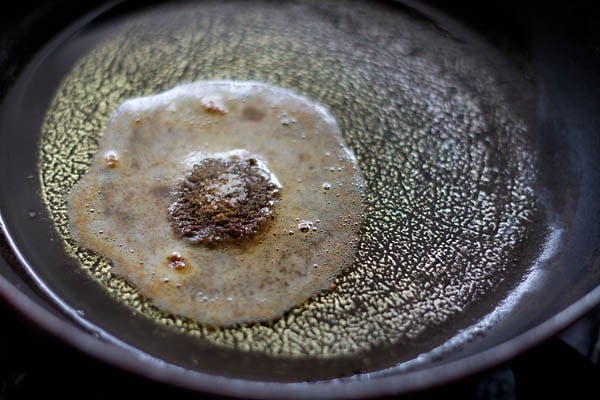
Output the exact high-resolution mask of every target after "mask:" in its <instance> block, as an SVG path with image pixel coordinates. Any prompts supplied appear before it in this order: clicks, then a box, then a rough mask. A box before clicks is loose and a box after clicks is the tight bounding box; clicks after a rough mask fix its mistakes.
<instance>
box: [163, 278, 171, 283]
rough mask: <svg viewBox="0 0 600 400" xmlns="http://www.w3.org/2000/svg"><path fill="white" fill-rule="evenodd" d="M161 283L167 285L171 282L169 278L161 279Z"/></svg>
mask: <svg viewBox="0 0 600 400" xmlns="http://www.w3.org/2000/svg"><path fill="white" fill-rule="evenodd" d="M163 282H164V283H169V282H171V280H170V279H169V278H163Z"/></svg>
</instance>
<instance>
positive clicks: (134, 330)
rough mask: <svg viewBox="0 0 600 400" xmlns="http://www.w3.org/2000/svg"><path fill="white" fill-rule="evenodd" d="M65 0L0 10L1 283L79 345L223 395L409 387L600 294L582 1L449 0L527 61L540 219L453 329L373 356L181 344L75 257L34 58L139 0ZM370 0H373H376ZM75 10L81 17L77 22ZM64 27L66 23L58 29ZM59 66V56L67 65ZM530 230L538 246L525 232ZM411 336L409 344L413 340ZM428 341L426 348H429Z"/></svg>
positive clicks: (594, 147)
mask: <svg viewBox="0 0 600 400" xmlns="http://www.w3.org/2000/svg"><path fill="white" fill-rule="evenodd" d="M61 5H64V4H63V3H60V2H59V3H50V2H48V3H44V5H42V6H40V7H39V8H37V7H35V8H34V7H33V6H32V7H29V5H24V6H23V7H24V9H22V10H20V12H21V14H19V18H20V19H15V20H14V21H12V22H10V23H7V26H8V27H9V29H8V30H7V32H6V34H5V39H4V41H3V43H2V45H3V48H2V51H3V54H2V59H1V60H0V61H1V62H2V65H1V68H2V69H1V71H2V81H1V86H0V87H1V88H2V99H3V104H2V130H1V131H0V135H1V136H0V140H1V142H2V148H1V149H2V150H1V153H0V154H1V158H0V162H1V163H2V164H1V165H0V179H1V182H3V185H4V188H6V189H4V190H3V191H2V194H1V196H0V212H1V217H2V220H1V223H2V230H3V247H2V255H3V258H2V260H1V263H0V272H1V275H0V292H1V293H2V295H3V297H4V298H5V299H6V300H7V301H8V302H9V303H10V304H12V305H14V306H15V307H16V308H17V309H19V310H20V311H21V312H23V313H24V314H26V315H27V316H29V317H30V318H31V319H32V320H34V321H35V322H36V323H38V324H39V325H40V326H41V327H43V328H44V329H46V330H48V331H49V332H51V333H52V334H54V335H57V336H58V337H60V338H62V339H64V340H65V341H66V342H68V343H70V344H72V345H73V346H75V347H76V348H78V349H80V350H82V351H84V352H86V353H88V354H91V355H93V356H94V357H97V358H99V359H102V360H105V361H107V362H109V363H111V364H114V365H116V366H119V367H122V368H125V369H127V370H130V371H133V372H136V373H138V374H142V375H144V376H146V377H149V378H152V379H156V380H159V381H162V382H167V383H170V384H174V385H177V386H181V387H185V388H189V389H193V390H197V391H201V392H211V393H218V394H222V395H231V396H243V397H282V396H286V397H302V398H304V397H325V396H336V397H366V396H376V395H382V394H403V393H408V392H414V391H416V390H421V389H424V388H427V387H431V386H434V385H439V384H442V383H445V382H448V381H450V380H453V379H457V378H459V377H463V376H465V375H467V374H471V373H474V372H476V371H480V370H482V369H485V368H488V367H490V366H492V365H495V364H497V363H500V362H502V361H505V360H508V359H510V358H512V357H514V356H515V355H517V354H519V353H520V352H522V351H524V350H526V349H527V348H529V347H531V346H533V345H535V344H537V343H539V342H541V341H543V340H544V339H546V338H548V337H550V336H551V335H553V334H555V333H557V332H558V331H559V330H560V329H562V328H564V327H566V326H567V325H568V324H569V323H571V322H573V321H574V320H576V319H577V318H578V317H579V316H581V315H583V314H584V313H585V312H586V311H588V310H589V309H591V307H593V306H594V305H596V304H598V302H599V301H600V286H599V284H600V266H599V264H598V251H597V248H598V238H599V237H600V236H599V234H600V224H599V222H600V221H599V217H600V213H599V212H598V208H597V207H598V206H597V204H599V202H598V200H599V198H598V196H599V194H600V187H599V183H600V182H598V179H599V178H600V176H599V171H600V168H599V167H600V166H599V165H598V163H599V162H600V161H599V160H600V158H599V157H598V156H599V154H598V153H599V152H600V143H599V139H598V135H597V132H598V131H599V128H600V119H599V118H598V116H597V115H596V114H597V113H596V112H595V110H596V109H598V106H600V98H599V96H600V95H599V94H598V93H599V92H598V91H597V90H596V88H597V85H598V83H599V81H600V77H599V76H598V73H597V71H598V70H600V69H599V68H598V67H599V66H600V65H599V58H600V57H599V54H600V52H599V51H598V43H599V41H598V36H597V34H598V32H597V31H594V30H593V24H591V22H593V19H592V21H590V20H586V19H585V18H584V16H585V15H586V13H585V10H580V9H567V10H563V9H559V8H553V7H546V8H545V9H543V10H541V9H538V8H536V7H535V6H536V4H533V3H529V4H527V5H526V6H523V7H524V8H520V7H521V6H519V7H516V5H513V4H506V5H504V6H502V7H499V9H496V10H489V9H483V8H478V7H476V6H475V5H474V4H470V3H460V4H459V5H457V6H456V8H455V9H453V10H448V12H449V13H452V12H453V13H455V14H454V15H455V17H456V18H460V19H465V20H466V21H469V22H471V23H472V24H473V26H474V27H479V28H485V30H486V31H485V35H486V38H487V40H488V41H491V42H492V43H493V44H494V45H495V46H496V47H498V48H500V49H502V51H503V52H502V54H503V55H505V56H506V57H507V58H511V57H514V58H515V59H516V61H515V63H521V66H522V69H523V70H524V71H526V75H527V76H526V79H524V80H525V81H532V82H533V84H534V86H535V108H534V109H532V110H531V113H532V114H531V116H532V119H531V121H530V122H531V135H532V139H533V140H532V143H533V147H532V148H533V151H534V153H535V155H536V163H535V170H536V174H537V179H538V181H537V182H538V185H537V186H536V187H535V188H534V190H535V193H536V195H537V197H538V198H539V199H540V201H541V202H542V203H543V205H544V210H545V212H544V214H543V215H544V216H543V221H542V222H543V223H541V224H540V225H535V229H534V230H533V232H532V233H531V235H530V236H529V237H530V238H531V239H528V240H527V241H525V245H524V247H525V248H526V249H525V250H520V251H518V252H517V253H516V254H517V255H518V257H520V258H519V260H517V261H516V263H517V264H518V263H519V262H520V263H523V264H527V265H525V267H524V268H523V269H520V270H519V272H518V274H517V278H515V279H514V280H513V281H511V282H509V283H511V285H508V286H502V285H501V284H499V285H498V286H495V287H494V290H491V289H490V291H489V293H487V294H486V295H485V296H483V297H482V298H481V299H479V300H478V301H477V302H476V304H474V306H473V307H471V308H469V309H468V310H466V311H465V312H464V313H461V315H460V316H458V317H456V321H454V322H452V323H449V324H446V325H443V326H442V328H440V329H441V330H445V331H444V332H441V333H440V332H438V334H437V336H436V334H432V335H431V336H430V337H426V338H422V337H419V338H418V340H415V342H414V343H408V345H407V344H406V343H404V344H403V347H402V348H403V350H404V351H405V352H404V353H395V352H394V346H391V347H389V346H388V347H386V346H381V348H379V349H378V348H376V349H374V350H373V351H372V352H371V353H369V357H371V358H373V359H375V361H374V362H373V363H371V364H369V362H366V363H365V361H364V360H365V358H367V357H365V355H364V354H358V355H355V356H350V357H344V356H342V357H325V358H318V357H316V358H315V357H305V358H303V357H291V358H290V357H272V356H270V355H265V354H262V353H260V352H259V353H256V352H245V351H239V350H237V349H227V348H226V349H223V348H221V347H218V346H214V345H210V344H208V345H207V344H206V343H202V342H201V341H199V340H196V341H192V340H191V339H186V340H183V341H182V342H183V343H184V345H182V344H178V342H177V341H178V340H179V339H180V338H181V334H180V333H174V332H173V331H170V330H168V329H165V328H163V327H157V325H156V323H155V321H151V320H147V319H143V318H137V317H133V318H132V317H131V315H132V314H131V312H130V311H129V310H128V309H127V308H126V307H124V306H121V305H119V304H118V303H117V302H115V301H114V299H112V300H111V299H110V298H109V297H108V296H107V295H106V292H105V291H103V290H101V288H99V287H98V284H97V283H96V282H94V281H93V280H92V279H90V276H89V275H87V274H85V273H83V272H82V270H81V269H78V268H75V264H74V262H73V259H72V258H71V257H70V256H68V255H67V254H65V250H64V246H63V243H62V240H61V238H60V237H59V236H58V234H57V232H56V230H55V229H54V222H53V221H52V219H51V218H50V217H49V215H48V213H47V209H46V205H45V204H44V203H43V201H42V199H41V191H42V189H41V188H40V182H39V180H38V179H36V177H37V176H38V172H39V171H38V159H37V152H36V149H37V148H38V145H39V140H40V130H41V126H42V121H43V118H44V115H45V112H46V111H47V109H48V106H49V101H50V100H49V99H50V98H51V97H52V95H53V94H54V92H55V90H56V88H57V85H58V81H60V79H55V80H41V79H36V78H35V75H33V77H32V75H28V74H27V72H28V71H29V70H30V69H31V68H36V66H37V67H39V65H40V63H41V62H42V61H40V58H39V57H38V58H36V57H35V54H37V53H38V52H39V51H41V49H42V48H44V49H45V51H48V50H52V47H50V49H49V48H48V47H47V46H46V47H43V46H44V45H46V42H47V39H48V38H49V37H51V36H54V35H58V36H55V39H54V40H52V41H50V42H51V43H50V45H51V46H57V45H58V44H57V43H60V40H61V39H63V40H64V39H65V38H67V37H70V35H73V34H74V32H77V31H78V29H82V28H83V26H85V25H86V24H89V23H91V22H93V21H102V20H106V19H109V18H111V17H113V16H120V15H127V13H128V12H131V11H132V10H135V9H136V8H138V7H141V5H140V4H136V3H125V4H124V5H120V6H116V5H114V4H111V5H108V6H104V5H100V2H98V3H97V4H94V5H96V6H99V7H100V8H97V9H95V10H94V11H90V10H89V9H87V8H85V7H84V6H83V5H80V6H76V7H69V8H66V7H61ZM372 5H373V7H380V6H382V3H379V2H373V3H372ZM386 6H387V3H386ZM393 10H394V13H404V14H408V15H410V16H411V17H412V18H416V19H420V20H421V21H427V24H433V25H436V26H439V27H441V28H442V30H447V32H448V35H449V36H452V35H456V34H457V33H456V31H455V30H453V28H448V27H447V25H446V22H447V19H445V18H447V17H439V15H440V14H438V13H437V12H435V9H434V8H431V7H430V5H428V4H425V3H402V4H397V3H394V8H393ZM17 12H18V11H17ZM90 12H91V13H90ZM82 15H83V16H84V17H81V16H82ZM442 15H443V14H442ZM450 15H451V14H450ZM559 15H560V16H561V18H558V16H559ZM588 15H590V14H588ZM591 15H593V14H591ZM499 16H501V17H502V18H499ZM81 18H83V19H81ZM504 18H505V19H504ZM74 20H76V21H78V22H76V23H75V24H74V25H73V22H72V21H74ZM17 21H18V22H17ZM506 21H510V23H506ZM575 24H577V25H575ZM67 26H69V27H68V28H67ZM33 27H35V29H34V28H33ZM59 31H60V32H62V33H60V34H57V32H59ZM457 40H458V41H460V40H461V38H460V35H459V36H458V39H457ZM24 42H26V43H28V44H29V45H28V46H27V47H26V48H25V47H23V46H22V45H21V43H24ZM78 43H79V44H80V46H82V47H81V48H78V47H71V48H69V50H70V51H72V54H71V58H70V59H67V61H68V63H69V65H70V64H71V63H72V62H74V60H76V59H77V57H79V56H81V54H82V53H83V52H84V51H85V49H86V43H85V42H78ZM47 66H48V65H47V64H44V67H47ZM61 67H62V68H61ZM54 68H56V69H57V71H64V70H65V66H62V65H58V66H56V65H55V66H54ZM28 69H29V70H28ZM32 85H33V86H35V88H36V93H37V95H36V96H34V97H33V99H32V98H30V97H27V95H26V92H27V89H29V88H31V86H32ZM509 86H510V85H509ZM519 89H520V88H519V87H511V90H519ZM508 98H509V99H512V100H513V101H514V102H515V103H518V104H520V103H519V102H521V101H522V99H521V98H519V96H515V97H513V98H510V96H509V97H508ZM25 106H26V108H24V107H25ZM525 111H527V110H525ZM527 112H528V111H527ZM524 113H525V114H526V112H524ZM15 117H16V118H15ZM548 226H560V227H561V229H562V230H561V234H560V235H552V234H548V232H549V231H548V229H547V228H548ZM542 227H543V228H542ZM529 241H533V242H535V243H536V246H533V247H532V248H527V243H529ZM57 274H59V275H60V276H59V277H58V278H57V276H56V275H57ZM519 277H521V278H522V281H523V282H519ZM438 279H443V278H438ZM511 295H512V296H511ZM82 310H83V311H82ZM134 315H135V314H134ZM490 315H491V316H492V317H493V318H492V319H493V323H491V326H490V327H489V328H487V325H486V329H485V331H484V332H482V333H481V334H480V335H479V334H476V335H472V332H471V331H469V328H470V327H471V325H475V327H476V328H477V327H479V328H481V326H482V325H478V324H477V323H478V322H480V321H482V320H484V321H485V320H486V316H490ZM140 332H146V334H143V335H141V334H140ZM460 332H467V333H471V336H469V340H467V341H462V342H460V343H459V344H460V346H452V343H450V345H451V346H450V347H451V350H450V351H447V349H443V350H444V351H440V352H439V353H436V352H435V351H434V352H433V353H432V352H431V350H432V349H434V348H437V346H438V345H439V344H440V343H444V341H445V340H447V339H450V338H455V337H456V335H457V334H460ZM450 342H451V341H450ZM188 346H191V347H188ZM411 346H413V347H414V349H415V351H413V352H412V353H411V352H410V351H408V352H406V351H407V350H406V349H407V348H410V347H411ZM442 347H443V346H442ZM187 352H194V353H195V356H196V364H194V363H191V362H188V361H189V360H186V359H185V357H184V356H182V354H185V353H187ZM419 352H422V353H423V354H425V355H428V354H429V355H431V357H424V361H423V360H422V359H421V358H419V357H418V354H419ZM390 354H391V356H392V358H393V357H397V364H394V363H393V362H392V364H391V365H390V364H389V363H388V364H385V363H379V364H377V358H378V357H384V356H385V357H388V356H389V355H390ZM385 357H384V358H385ZM198 360H199V361H198ZM413 360H414V361H415V362H414V364H411V361H413ZM373 366H376V367H373ZM377 366H378V367H377Z"/></svg>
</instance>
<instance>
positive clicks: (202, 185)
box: [169, 156, 279, 244]
mask: <svg viewBox="0 0 600 400" xmlns="http://www.w3.org/2000/svg"><path fill="white" fill-rule="evenodd" d="M278 195H279V187H278V186H277V184H275V183H274V182H273V181H272V180H271V177H270V174H269V173H268V172H267V171H265V170H264V169H263V168H262V167H261V165H260V164H259V163H258V162H257V160H256V159H254V158H248V159H242V158H240V157H237V156H232V157H229V158H205V159H203V160H202V161H200V162H199V163H198V164H194V166H193V168H192V170H191V172H189V173H188V174H187V175H186V177H185V179H184V180H183V181H181V182H180V183H179V185H178V187H177V189H176V199H175V201H174V202H173V203H172V204H171V205H170V206H169V215H170V218H171V222H172V224H173V226H174V228H175V230H176V231H177V232H178V234H180V235H181V236H182V237H185V238H187V239H188V240H190V241H191V242H193V243H206V244H213V243H218V242H223V241H231V240H240V239H242V238H246V237H249V236H251V235H253V234H255V233H256V232H257V231H258V230H259V229H260V227H261V226H262V225H263V223H264V222H265V221H266V219H267V218H268V217H269V216H270V215H271V213H272V209H273V206H274V205H275V203H276V201H277V198H278Z"/></svg>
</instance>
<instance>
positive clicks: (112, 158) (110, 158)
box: [104, 150, 119, 168]
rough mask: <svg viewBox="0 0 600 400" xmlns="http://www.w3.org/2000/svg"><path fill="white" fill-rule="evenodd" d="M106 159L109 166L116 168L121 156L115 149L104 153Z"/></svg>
mask: <svg viewBox="0 0 600 400" xmlns="http://www.w3.org/2000/svg"><path fill="white" fill-rule="evenodd" d="M104 161H106V166H107V167H108V168H115V167H116V166H117V165H118V164H119V157H118V155H117V153H116V152H115V151H112V150H110V151H107V152H106V153H105V154H104Z"/></svg>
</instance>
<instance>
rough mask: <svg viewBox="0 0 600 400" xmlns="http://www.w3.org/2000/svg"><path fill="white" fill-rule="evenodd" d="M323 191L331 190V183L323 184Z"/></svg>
mask: <svg viewBox="0 0 600 400" xmlns="http://www.w3.org/2000/svg"><path fill="white" fill-rule="evenodd" d="M323 189H324V190H329V189H331V183H329V182H323Z"/></svg>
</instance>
